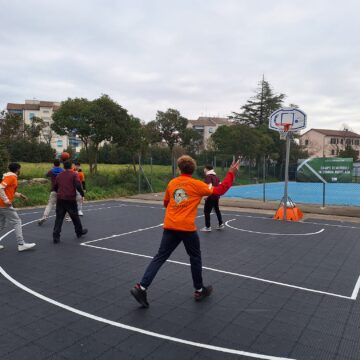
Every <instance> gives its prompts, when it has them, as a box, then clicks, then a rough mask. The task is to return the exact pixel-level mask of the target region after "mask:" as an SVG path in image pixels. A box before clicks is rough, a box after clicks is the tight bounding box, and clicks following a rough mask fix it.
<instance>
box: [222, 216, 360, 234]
mask: <svg viewBox="0 0 360 360" xmlns="http://www.w3.org/2000/svg"><path fill="white" fill-rule="evenodd" d="M222 214H223V215H226V216H236V217H245V218H250V219H261V220H271V221H278V220H274V219H273V218H272V217H266V216H255V215H240V214H228V213H222ZM291 224H293V223H291ZM298 224H312V225H321V226H332V227H339V228H347V229H357V230H360V226H350V225H340V224H329V223H318V222H314V221H300V222H298Z"/></svg>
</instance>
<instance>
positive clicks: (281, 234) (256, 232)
mask: <svg viewBox="0 0 360 360" xmlns="http://www.w3.org/2000/svg"><path fill="white" fill-rule="evenodd" d="M235 220H236V219H231V220H228V221H226V222H225V225H226V226H228V227H229V228H231V229H234V230H238V231H243V232H248V233H251V234H261V235H275V236H310V235H317V234H320V233H322V232H323V231H324V230H325V229H321V230H319V231H316V232H312V233H304V234H284V233H269V232H262V231H253V230H246V229H241V228H237V227H235V226H231V225H229V222H230V221H235Z"/></svg>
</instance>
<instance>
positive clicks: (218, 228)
mask: <svg viewBox="0 0 360 360" xmlns="http://www.w3.org/2000/svg"><path fill="white" fill-rule="evenodd" d="M224 228H225V225H224V224H221V225H218V226H217V227H216V230H222V229H224Z"/></svg>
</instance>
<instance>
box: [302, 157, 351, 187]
mask: <svg viewBox="0 0 360 360" xmlns="http://www.w3.org/2000/svg"><path fill="white" fill-rule="evenodd" d="M352 171H353V159H352V158H324V157H322V158H311V159H306V160H304V159H302V160H298V167H297V173H296V181H299V182H323V183H328V182H329V183H349V182H352Z"/></svg>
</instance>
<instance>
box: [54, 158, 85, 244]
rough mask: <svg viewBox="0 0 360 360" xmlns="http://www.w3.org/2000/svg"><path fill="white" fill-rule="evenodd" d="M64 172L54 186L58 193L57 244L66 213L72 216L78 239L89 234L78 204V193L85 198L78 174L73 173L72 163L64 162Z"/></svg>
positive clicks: (57, 178)
mask: <svg viewBox="0 0 360 360" xmlns="http://www.w3.org/2000/svg"><path fill="white" fill-rule="evenodd" d="M64 170H65V171H63V172H62V173H60V174H59V175H58V176H57V177H56V180H55V185H54V190H55V191H56V193H57V201H56V219H55V225H54V230H53V240H54V243H55V244H56V243H58V242H60V233H61V227H62V224H63V221H64V217H65V214H66V213H69V215H70V218H71V220H72V222H73V224H74V227H75V233H76V235H77V237H81V236H83V235H85V234H86V233H87V232H88V231H87V229H83V227H82V224H81V221H80V218H79V214H78V207H77V203H76V191H78V192H79V193H80V195H81V196H82V197H84V191H83V189H82V186H81V183H80V180H79V177H78V175H77V173H76V172H74V171H72V169H71V162H70V161H64Z"/></svg>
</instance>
